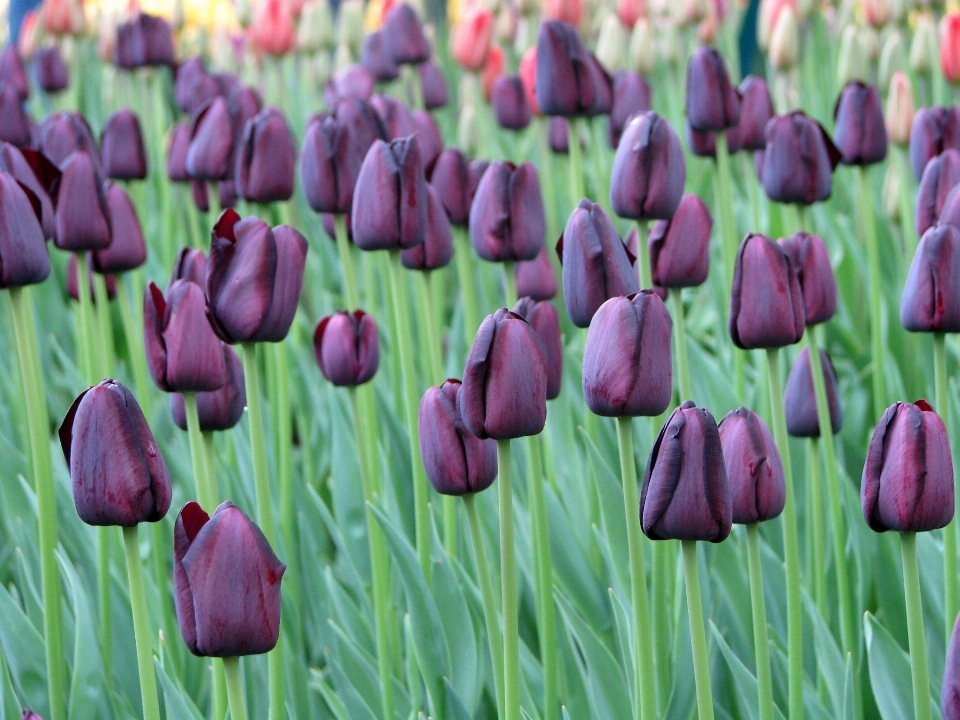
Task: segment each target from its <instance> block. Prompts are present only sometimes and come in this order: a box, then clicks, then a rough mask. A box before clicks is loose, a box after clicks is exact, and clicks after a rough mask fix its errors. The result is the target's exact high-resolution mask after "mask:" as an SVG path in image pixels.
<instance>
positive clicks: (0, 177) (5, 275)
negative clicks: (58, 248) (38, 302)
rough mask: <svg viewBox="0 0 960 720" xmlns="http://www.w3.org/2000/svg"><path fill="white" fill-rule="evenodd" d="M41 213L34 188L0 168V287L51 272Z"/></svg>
mask: <svg viewBox="0 0 960 720" xmlns="http://www.w3.org/2000/svg"><path fill="white" fill-rule="evenodd" d="M41 217H42V209H41V207H40V202H39V200H37V199H36V196H35V195H34V194H33V192H32V191H31V190H30V189H29V188H28V187H26V186H25V185H21V184H20V183H19V182H18V181H17V179H16V178H15V177H14V176H13V175H11V174H10V173H8V172H3V171H0V288H4V289H5V288H11V287H21V286H23V285H33V284H35V283H40V282H43V281H44V280H46V279H47V276H48V275H50V259H49V258H48V257H47V244H46V242H45V241H44V238H43V228H42V227H41V225H40V221H41Z"/></svg>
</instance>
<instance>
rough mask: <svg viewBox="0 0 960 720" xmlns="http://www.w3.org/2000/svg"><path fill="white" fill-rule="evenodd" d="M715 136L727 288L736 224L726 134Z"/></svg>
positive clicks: (731, 264) (731, 267)
mask: <svg viewBox="0 0 960 720" xmlns="http://www.w3.org/2000/svg"><path fill="white" fill-rule="evenodd" d="M716 137H717V188H718V195H719V196H720V198H719V199H720V205H719V206H718V207H717V210H718V213H717V214H718V215H719V219H720V235H721V237H720V239H721V243H722V247H723V269H724V276H725V280H726V286H727V287H728V288H730V287H732V286H733V266H734V264H735V263H736V259H737V244H738V242H737V224H736V218H734V216H733V191H732V189H731V184H732V177H731V171H730V153H729V152H728V151H727V136H726V135H725V134H724V133H723V132H718V133H717V134H716Z"/></svg>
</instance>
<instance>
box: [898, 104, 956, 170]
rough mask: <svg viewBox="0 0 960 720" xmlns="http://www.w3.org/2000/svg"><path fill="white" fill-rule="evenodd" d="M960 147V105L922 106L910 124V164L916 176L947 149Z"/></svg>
mask: <svg viewBox="0 0 960 720" xmlns="http://www.w3.org/2000/svg"><path fill="white" fill-rule="evenodd" d="M950 148H953V149H954V150H960V107H956V106H950V107H929V108H920V109H919V110H917V114H916V115H914V116H913V125H911V126H910V165H911V167H912V168H913V174H914V175H916V177H917V180H919V179H920V178H921V177H922V176H923V169H924V168H925V167H926V166H927V163H928V162H929V161H930V160H931V159H932V158H935V157H936V156H937V155H939V154H940V153H942V152H943V151H944V150H949V149H950Z"/></svg>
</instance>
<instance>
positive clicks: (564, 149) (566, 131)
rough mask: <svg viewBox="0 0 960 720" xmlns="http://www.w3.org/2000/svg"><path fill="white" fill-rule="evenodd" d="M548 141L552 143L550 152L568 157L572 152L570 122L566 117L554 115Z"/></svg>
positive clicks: (548, 130)
mask: <svg viewBox="0 0 960 720" xmlns="http://www.w3.org/2000/svg"><path fill="white" fill-rule="evenodd" d="M547 141H548V142H549V143H550V150H552V151H553V152H555V153H556V154H557V155H566V154H567V153H569V152H570V122H569V121H568V120H567V119H566V118H565V117H562V116H561V115H554V116H553V117H552V118H550V124H549V125H548V126H547ZM581 144H582V143H581Z"/></svg>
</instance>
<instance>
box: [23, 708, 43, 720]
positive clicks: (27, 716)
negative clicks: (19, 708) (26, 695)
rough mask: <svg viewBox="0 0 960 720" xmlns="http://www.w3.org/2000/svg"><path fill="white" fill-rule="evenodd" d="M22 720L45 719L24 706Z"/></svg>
mask: <svg viewBox="0 0 960 720" xmlns="http://www.w3.org/2000/svg"><path fill="white" fill-rule="evenodd" d="M20 720H43V718H42V717H40V716H39V715H38V714H37V713H35V712H34V711H33V710H31V709H30V708H24V709H23V715H21V716H20Z"/></svg>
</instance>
